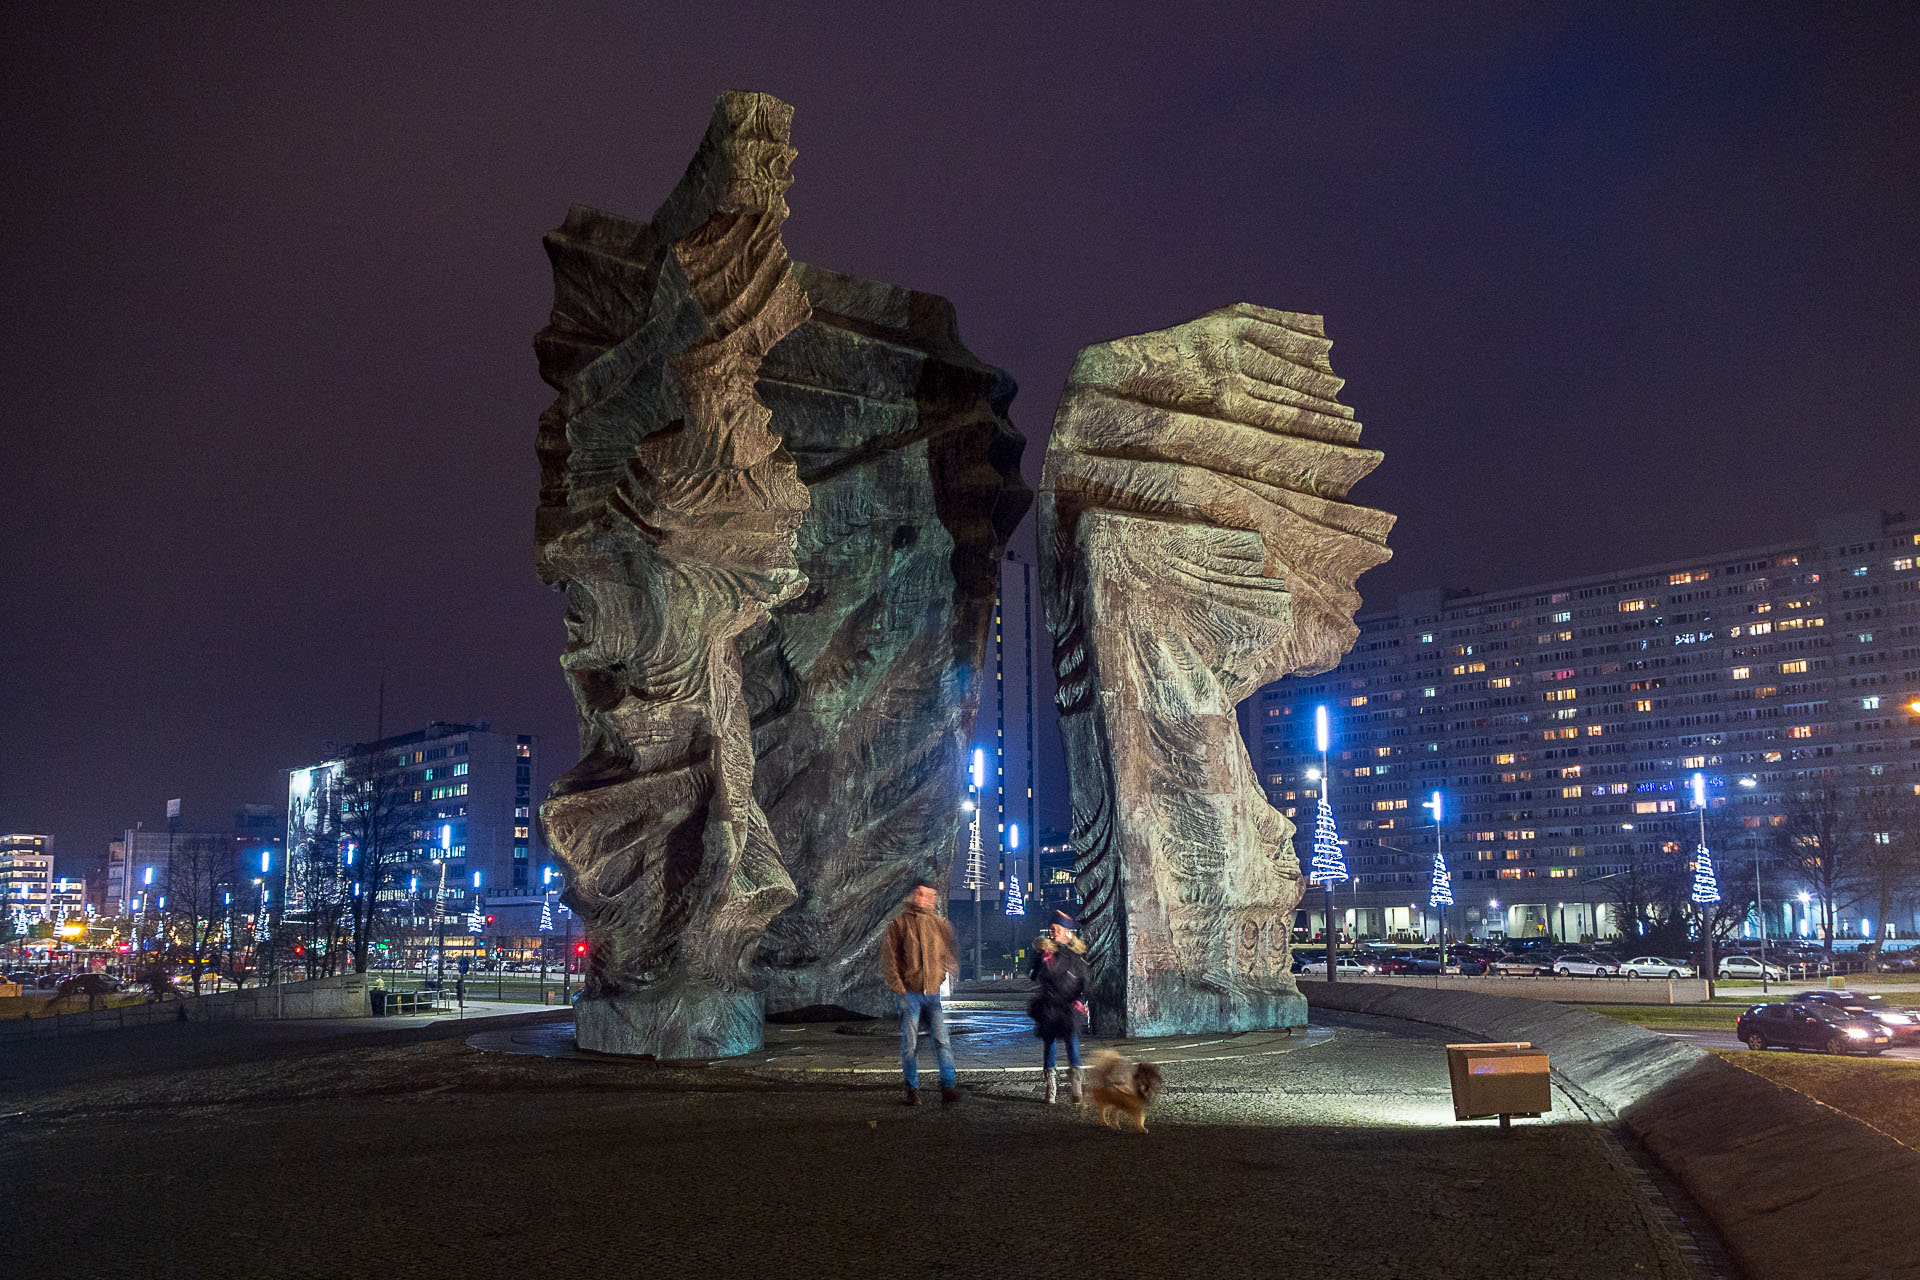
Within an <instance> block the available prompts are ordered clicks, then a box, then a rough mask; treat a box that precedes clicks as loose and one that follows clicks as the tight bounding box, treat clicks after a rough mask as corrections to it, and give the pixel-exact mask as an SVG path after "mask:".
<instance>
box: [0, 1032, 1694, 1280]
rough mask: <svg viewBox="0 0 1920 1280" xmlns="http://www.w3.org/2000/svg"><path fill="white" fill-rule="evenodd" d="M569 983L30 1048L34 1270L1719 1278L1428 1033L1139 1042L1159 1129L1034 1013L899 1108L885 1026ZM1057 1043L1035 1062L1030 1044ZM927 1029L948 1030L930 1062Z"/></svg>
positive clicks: (17, 1240) (1630, 1174) (23, 1158)
mask: <svg viewBox="0 0 1920 1280" xmlns="http://www.w3.org/2000/svg"><path fill="white" fill-rule="evenodd" d="M567 1018H568V1015H567V1013H566V1012H565V1011H554V1012H541V1013H534V1014H528V1015H520V1016H517V1017H507V1018H501V1019H495V1020H488V1021H486V1022H483V1023H478V1024H476V1023H475V1022H474V1021H471V1020H469V1021H467V1022H465V1023H461V1022H458V1021H450V1020H440V1021H434V1022H429V1023H426V1024H423V1025H414V1026H404V1027H394V1026H390V1025H386V1026H383V1025H380V1024H367V1023H362V1024H361V1025H360V1026H358V1027H353V1028H348V1027H345V1026H343V1025H342V1024H286V1023H282V1024H263V1023H220V1024H185V1025H168V1026H161V1027H153V1028H145V1029H140V1030H136V1031H128V1032H123V1033H118V1034H115V1035H96V1036H87V1037H75V1038H72V1039H63V1040H58V1041H45V1042H34V1043H30V1044H22V1045H19V1046H14V1047H13V1048H12V1049H11V1050H10V1051H9V1053H8V1054H7V1056H6V1057H5V1059H4V1060H0V1114H3V1115H4V1119H0V1167H4V1168H5V1169H6V1170H7V1171H8V1177H7V1183H8V1186H9V1187H10V1188H11V1189H12V1190H13V1191H14V1192H16V1193H17V1194H15V1195H14V1196H13V1197H12V1201H11V1206H10V1212H9V1214H8V1216H7V1219H6V1221H7V1226H6V1228H5V1230H6V1232H7V1234H8V1236H9V1241H8V1246H7V1249H6V1253H7V1254H9V1255H10V1257H11V1258H12V1259H13V1262H14V1265H13V1266H10V1268H9V1270H14V1271H16V1272H17V1273H18V1274H23V1275H26V1274H59V1275H70V1276H86V1277H95V1276H98V1277H118V1276H125V1277H140V1278H141V1280H155V1278H158V1277H173V1276H179V1277H204V1276H208V1275H238V1276H329V1277H335V1276H346V1275H359V1274H370V1275H380V1276H383V1277H405V1276H436V1277H437V1276H490V1275H533V1274H561V1275H579V1276H600V1275H619V1276H635V1277H642V1276H644V1277H676V1276H702V1277H712V1276H734V1275H738V1276H762V1275H769V1276H771V1275H778V1276H793V1277H813V1276H819V1277H829V1276H833V1277H839V1276H869V1275H871V1276H888V1277H900V1276H912V1275H952V1276H975V1275H980V1276H987V1275H992V1276H998V1275H1007V1276H1017V1277H1023V1278H1030V1277H1047V1276H1063V1277H1065V1276H1072V1277H1076V1278H1079V1277H1094V1276H1170V1275H1199V1276H1209V1277H1215V1276H1218V1277H1234V1276H1289V1277H1309V1276H1328V1277H1422V1278H1432V1277H1463V1278H1464V1277H1471V1278H1479V1277H1493V1276H1502V1275H1521V1274H1524V1275H1526V1276H1529V1277H1532V1278H1535V1280H1538V1278H1539V1277H1554V1276H1567V1277H1574V1276H1579V1277H1611V1276H1659V1277H1674V1278H1682V1277H1685V1278H1692V1277H1699V1276H1707V1275H1712V1274H1715V1271H1714V1269H1713V1268H1712V1267H1711V1266H1708V1265H1705V1264H1703V1263H1702V1262H1701V1261H1700V1259H1699V1258H1698V1257H1697V1256H1693V1255H1692V1254H1690V1253H1689V1243H1690V1242H1689V1238H1688V1236H1687V1233H1686V1232H1685V1230H1684V1228H1682V1227H1680V1225H1679V1223H1678V1221H1677V1220H1676V1219H1675V1218H1674V1217H1673V1215H1672V1213H1671V1212H1670V1211H1669V1207H1668V1205H1667V1203H1666V1202H1665V1200H1664V1199H1663V1197H1662V1196H1661V1195H1660V1194H1659V1192H1658V1191H1657V1190H1656V1188H1655V1187H1654V1185H1653V1184H1652V1183H1650V1182H1649V1180H1648V1178H1647V1175H1646V1174H1645V1173H1644V1172H1643V1171H1642V1170H1641V1168H1640V1167H1639V1165H1638V1164H1637V1163H1636V1162H1635V1161H1634V1160H1633V1159H1632V1158H1631V1156H1630V1155H1629V1154H1628V1153H1627V1152H1626V1150H1625V1149H1623V1148H1622V1147H1621V1146H1620V1145H1619V1143H1618V1141H1617V1140H1616V1139H1615V1138H1613V1137H1612V1136H1611V1135H1610V1133H1609V1132H1608V1130H1607V1129H1606V1128H1604V1127H1602V1126H1599V1125H1596V1124H1593V1123H1590V1122H1589V1121H1588V1119H1587V1117H1586V1116H1585V1115H1584V1114H1583V1113H1582V1112H1581V1111H1580V1110H1579V1109H1578V1108H1577V1107H1576V1106H1575V1105H1574V1103H1573V1100H1571V1099H1569V1098H1568V1097H1566V1096H1565V1095H1563V1094H1559V1093H1556V1097H1555V1111H1554V1112H1553V1113H1552V1115H1551V1116H1550V1117H1548V1118H1547V1119H1546V1120H1543V1121H1537V1122H1536V1121H1522V1122H1517V1123H1516V1125H1515V1127H1514V1129H1513V1130H1512V1131H1511V1132H1510V1133H1508V1134H1506V1135H1502V1134H1501V1133H1499V1132H1498V1131H1497V1130H1496V1129H1495V1128H1493V1127H1492V1126H1491V1125H1490V1124H1474V1125H1459V1124H1456V1123H1455V1122H1454V1121H1453V1119H1452V1113H1451V1110H1450V1107H1449V1102H1448V1091H1447V1083H1446V1073H1445V1067H1444V1062H1443V1054H1442V1049H1441V1046H1442V1045H1443V1044H1444V1042H1445V1039H1446V1037H1445V1036H1443V1035H1442V1034H1440V1033H1438V1032H1434V1031H1431V1030H1430V1029H1427V1028H1419V1027H1414V1026H1411V1025H1409V1024H1405V1023H1398V1022H1389V1021H1386V1020H1381V1019H1369V1018H1365V1017H1362V1016H1359V1015H1341V1014H1327V1015H1324V1016H1323V1015H1319V1014H1316V1016H1315V1026H1314V1027H1313V1028H1310V1029H1306V1030H1303V1031H1302V1032H1300V1033H1298V1034H1295V1035H1293V1036H1287V1035H1285V1034H1284V1033H1262V1034H1259V1035H1249V1036H1244V1037H1200V1036H1195V1037H1186V1038H1180V1039H1173V1040H1167V1041H1161V1042H1156V1043H1154V1044H1152V1045H1149V1046H1144V1047H1140V1048H1138V1049H1137V1052H1138V1053H1139V1054H1140V1055H1142V1056H1148V1057H1152V1058H1154V1059H1156V1060H1158V1061H1160V1062H1161V1064H1162V1066H1163V1070H1164V1071H1165V1073H1166V1079H1167V1085H1168V1089H1167V1095H1166V1097H1165V1098H1164V1100H1163V1101H1162V1104H1161V1105H1160V1106H1159V1107H1158V1108H1157V1109H1156V1110H1155V1111H1154V1112H1153V1114H1152V1116H1151V1119H1150V1124H1151V1128H1152V1132H1151V1133H1149V1134H1147V1135H1145V1136H1139V1135H1134V1134H1120V1133H1115V1132H1110V1131H1108V1130H1104V1129H1102V1128H1100V1127H1099V1126H1098V1125H1096V1124H1093V1123H1091V1122H1089V1121H1088V1120H1087V1119H1086V1118H1085V1117H1084V1116H1082V1115H1080V1114H1078V1113H1076V1111H1075V1110H1074V1109H1073V1108H1072V1107H1070V1106H1067V1105H1065V1104H1064V1103H1063V1104H1061V1105H1058V1106H1055V1107H1052V1108H1049V1107H1046V1106H1044V1105H1042V1103H1041V1102H1040V1101H1039V1098H1038V1096H1037V1091H1038V1084H1037V1082H1038V1072H1037V1071H1036V1070H1034V1069H1033V1068H1034V1065H1035V1064H1034V1063H1033V1062H1032V1061H1031V1059H1032V1058H1034V1057H1035V1056H1037V1043H1036V1042H1035V1041H1033V1040H1032V1039H1031V1037H1027V1036H1025V1035H1023V1034H1020V1033H1019V1025H1018V1015H1017V1014H1009V1013H1006V1012H1004V1011H995V1010H992V1009H975V1010H965V1009H963V1010H960V1011H958V1012H957V1016H956V1024H957V1025H956V1031H957V1032H958V1034H956V1035H955V1037H954V1043H955V1048H956V1051H957V1054H958V1056H959V1059H960V1067H961V1082H962V1085H963V1086H964V1087H965V1088H966V1089H967V1096H966V1099H965V1102H964V1103H963V1105H961V1106H960V1107H958V1108H955V1109H952V1110H942V1109H941V1108H940V1107H939V1106H938V1105H937V1092H935V1091H933V1090H929V1091H928V1093H927V1095H926V1100H925V1102H923V1104H922V1105H921V1106H920V1107H918V1108H912V1109H909V1108H906V1107H903V1106H901V1105H900V1103H899V1086H898V1083H897V1078H896V1076H895V1075H894V1074H893V1070H894V1069H895V1067H896V1065H897V1063H896V1053H897V1051H896V1049H895V1045H894V1041H893V1038H892V1036H891V1034H889V1032H890V1028H886V1027H884V1026H880V1025H877V1024H867V1025H866V1026H865V1027H861V1026H859V1025H858V1024H856V1025H854V1026H853V1027H851V1028H843V1027H840V1026H837V1025H835V1024H814V1025H810V1026H806V1027H800V1028H774V1029H771V1032H770V1036H769V1048H768V1051H767V1052H766V1053H765V1054H761V1055H755V1056H754V1057H753V1058H752V1059H749V1060H746V1061H734V1062H730V1063H727V1064H716V1065H711V1066H705V1067H701V1066H659V1065H654V1064H648V1063H633V1062H623V1061H608V1060H604V1059H590V1058H584V1057H581V1056H579V1055H577V1054H575V1053H573V1052H572V1051H571V1048H570V1046H569V1045H568V1044H567V1043H566V1040H567V1036H566V1034H565V1032H566V1026H567ZM1023 1057H1025V1058H1026V1059H1028V1061H1027V1062H1025V1063H1024V1064H1023V1063H1022V1058H1023ZM931 1061H932V1054H931V1049H930V1047H929V1048H928V1049H927V1052H926V1054H925V1056H924V1062H925V1064H926V1065H927V1066H928V1067H930V1066H931Z"/></svg>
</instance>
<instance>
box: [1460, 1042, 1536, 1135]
mask: <svg viewBox="0 0 1920 1280" xmlns="http://www.w3.org/2000/svg"><path fill="white" fill-rule="evenodd" d="M1547 1071H1548V1067H1547V1055H1546V1053H1545V1051H1543V1050H1540V1049H1536V1048H1534V1047H1533V1046H1532V1045H1531V1044H1529V1043H1527V1042H1526V1041H1524V1040H1523V1041H1517V1042H1514V1043H1506V1044H1450V1045H1448V1046H1447V1076H1448V1078H1449V1080H1451V1081H1452V1084H1453V1118H1454V1119H1456V1120H1482V1119H1485V1118H1487V1117H1489V1116H1500V1117H1502V1119H1504V1118H1505V1117H1507V1116H1537V1115H1543V1114H1545V1113H1546V1112H1548V1111H1550V1110H1552V1109H1553V1098H1552V1094H1551V1092H1550V1090H1549V1088H1548V1075H1547Z"/></svg>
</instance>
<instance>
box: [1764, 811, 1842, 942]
mask: <svg viewBox="0 0 1920 1280" xmlns="http://www.w3.org/2000/svg"><path fill="white" fill-rule="evenodd" d="M1857 807H1858V806H1857V802H1856V799H1855V797H1854V796H1853V795H1852V794H1850V793H1849V792H1848V790H1847V789H1846V788H1843V787H1840V786H1838V785H1836V784H1835V783H1833V782H1822V783H1821V784H1819V785H1816V786H1811V787H1808V788H1806V789H1804V790H1800V791H1789V792H1787V793H1786V794H1785V795H1783V796H1782V797H1781V799H1780V817H1781V822H1780V825H1779V826H1777V827H1774V828H1773V832H1774V839H1775V842H1776V849H1777V853H1778V856H1779V858H1780V860H1781V861H1782V862H1784V863H1787V864H1788V865H1791V866H1794V867H1797V868H1799V870H1800V871H1801V872H1802V873H1803V874H1805V875H1806V877H1807V880H1808V882H1809V883H1810V884H1811V885H1812V886H1813V893H1814V897H1815V898H1817V899H1818V900H1819V902H1820V918H1821V924H1822V933H1823V934H1824V935H1825V938H1826V951H1827V959H1828V960H1829V961H1831V960H1832V959H1833V936H1834V930H1835V926H1836V925H1837V923H1838V921H1839V902H1840V896H1841V894H1842V893H1844V892H1845V891H1846V889H1847V884H1848V880H1849V877H1850V876H1851V875H1852V868H1853V862H1852V859H1853V857H1854V854H1855V852H1856V850H1857V849H1858V848H1859V845H1860V840H1859V836H1858V829H1857V828H1856V827H1855V826H1854V823H1855V821H1856V819H1857Z"/></svg>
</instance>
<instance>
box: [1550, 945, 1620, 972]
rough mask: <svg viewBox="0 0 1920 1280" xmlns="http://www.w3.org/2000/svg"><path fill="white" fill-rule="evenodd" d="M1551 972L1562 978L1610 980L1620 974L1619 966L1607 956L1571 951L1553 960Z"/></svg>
mask: <svg viewBox="0 0 1920 1280" xmlns="http://www.w3.org/2000/svg"><path fill="white" fill-rule="evenodd" d="M1553 971H1554V972H1555V973H1557V974H1559V975H1560V976H1561V977H1563V978H1575V977H1579V978H1611V977H1613V976H1614V975H1616V974H1618V973H1619V972H1620V966H1619V964H1617V963H1616V962H1615V961H1613V960H1612V959H1611V958H1609V957H1607V956H1595V955H1588V954H1586V953H1585V952H1581V951H1572V952H1568V953H1567V954H1566V955H1563V956H1555V957H1554V958H1553Z"/></svg>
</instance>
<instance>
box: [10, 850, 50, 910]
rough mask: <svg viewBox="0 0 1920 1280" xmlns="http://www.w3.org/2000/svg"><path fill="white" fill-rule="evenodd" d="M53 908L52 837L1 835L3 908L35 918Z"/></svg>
mask: <svg viewBox="0 0 1920 1280" xmlns="http://www.w3.org/2000/svg"><path fill="white" fill-rule="evenodd" d="M52 907H53V837H52V836H49V835H27V834H17V835H0V910H4V911H7V912H9V913H13V914H22V913H24V914H25V915H26V916H28V917H30V918H31V919H34V920H43V919H45V918H47V915H48V912H49V911H51V910H52Z"/></svg>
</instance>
